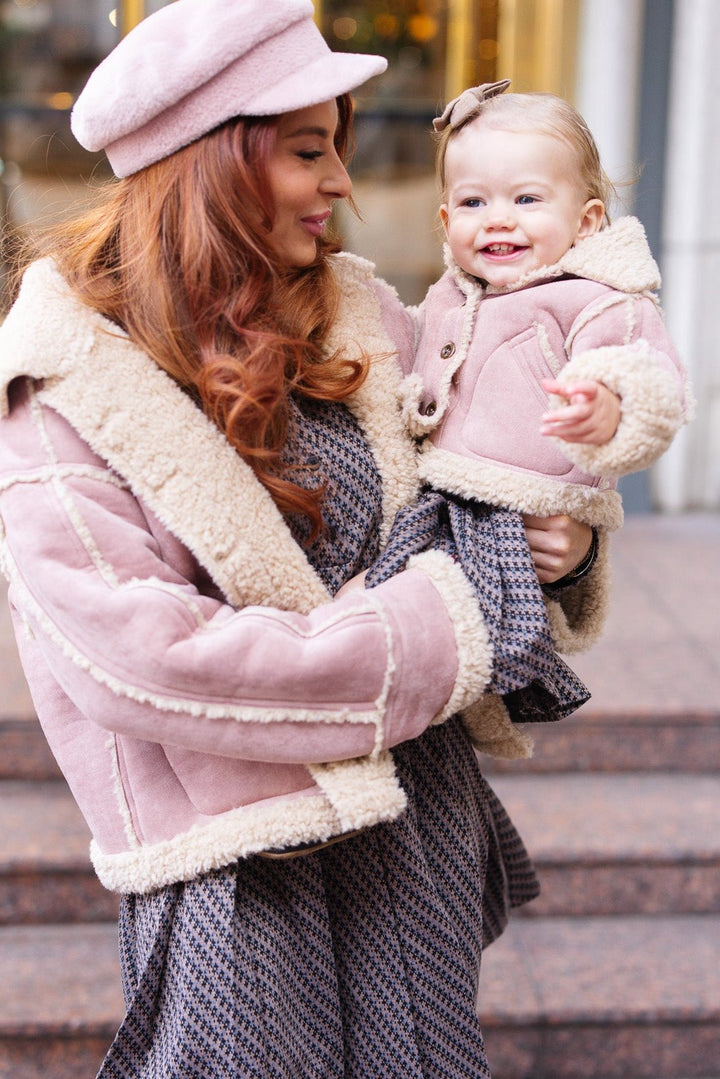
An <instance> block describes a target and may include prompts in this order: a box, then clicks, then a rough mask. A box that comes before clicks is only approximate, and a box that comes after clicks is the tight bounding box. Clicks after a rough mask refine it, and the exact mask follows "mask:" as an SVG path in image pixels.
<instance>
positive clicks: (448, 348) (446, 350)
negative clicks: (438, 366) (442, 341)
mask: <svg viewBox="0 0 720 1079" xmlns="http://www.w3.org/2000/svg"><path fill="white" fill-rule="evenodd" d="M454 354H455V345H454V344H453V342H452V341H448V343H447V344H446V345H443V347H442V348H441V349H440V359H442V360H449V359H450V357H451V356H454Z"/></svg>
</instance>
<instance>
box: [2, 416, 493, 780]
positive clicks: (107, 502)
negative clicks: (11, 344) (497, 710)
mask: <svg viewBox="0 0 720 1079" xmlns="http://www.w3.org/2000/svg"><path fill="white" fill-rule="evenodd" d="M40 407H42V406H41V405H39V404H38V402H37V399H35V401H34V402H32V401H30V402H27V401H25V402H22V401H20V402H19V403H17V404H16V407H14V408H13V410H12V411H11V413H10V416H9V417H8V418H7V419H4V420H2V421H0V530H1V531H2V540H3V542H2V561H3V569H4V571H5V573H6V576H7V577H8V579H9V581H10V585H11V589H10V596H11V602H12V604H13V606H14V608H15V609H16V612H17V614H18V616H19V620H20V621H21V623H22V624H24V626H25V629H26V631H27V632H29V633H30V634H31V635H32V636H33V637H34V638H35V645H36V646H37V647H35V648H34V649H33V655H35V656H38V655H41V656H42V664H38V665H37V666H36V669H33V670H28V671H26V674H27V677H28V681H29V683H30V687H31V690H33V692H34V694H35V696H36V700H37V701H40V700H41V699H42V698H43V689H44V688H46V687H47V685H48V680H49V679H51V680H54V682H55V683H56V684H57V685H59V686H60V688H61V690H62V691H63V693H64V694H65V695H66V696H67V697H68V698H69V699H70V701H71V702H72V704H73V705H74V707H75V708H76V709H77V710H78V712H79V713H80V715H82V716H84V717H85V718H86V719H89V720H90V721H92V722H94V723H96V724H98V725H99V726H100V727H103V728H106V729H108V730H111V731H113V732H118V733H123V734H125V735H129V736H133V737H136V738H139V739H143V740H149V741H153V742H159V743H164V744H167V745H176V746H183V747H186V748H189V749H194V750H199V751H203V752H207V753H215V754H221V755H224V756H230V757H239V758H245V759H250V760H266V761H275V762H311V761H313V760H316V761H328V760H333V759H338V760H339V759H344V758H347V757H354V756H360V755H363V754H366V753H368V752H371V751H372V750H373V749H381V748H385V747H388V746H391V745H393V744H396V743H398V742H401V741H404V740H405V739H407V738H411V737H414V736H417V735H418V734H420V733H421V732H422V731H423V730H424V729H425V728H426V727H427V725H428V724H429V723H431V722H432V721H433V720H437V719H439V718H442V717H444V716H446V715H449V714H451V713H452V712H454V711H456V710H457V709H458V708H459V707H462V706H463V705H464V704H466V703H468V702H469V701H470V700H473V699H475V698H477V697H478V696H479V695H480V693H481V692H482V689H483V686H484V683H485V680H486V678H487V675H488V670H487V663H485V662H484V661H483V660H478V658H477V657H478V653H480V654H482V650H483V647H486V645H487V641H486V638H485V635H484V629H483V627H482V625H481V623H480V620H479V618H478V616H477V615H476V614H475V612H474V607H475V604H474V600H473V597H472V594H471V590H470V589H469V586H467V585H466V583H465V581H464V578H463V576H462V574H461V573H460V571H459V569H458V568H457V567H456V566H455V565H454V564H452V563H451V562H450V561H449V560H442V559H438V558H433V557H430V558H428V559H426V560H425V561H424V562H423V560H422V556H421V557H420V559H419V560H418V561H417V564H416V567H415V568H414V569H412V570H408V571H407V572H405V573H403V574H401V575H399V576H398V577H396V578H394V579H393V580H392V581H389V582H387V585H383V586H382V587H381V588H377V589H374V590H373V591H372V592H363V591H362V590H360V591H358V592H355V593H350V594H349V595H347V596H346V597H343V598H341V599H338V600H335V601H334V602H331V603H328V604H326V605H324V606H322V607H320V608H318V609H316V610H314V611H312V612H311V613H310V614H309V615H307V616H306V615H300V614H296V613H292V612H289V611H281V610H276V609H273V608H270V607H246V608H244V609H241V610H235V609H234V608H233V607H231V606H229V605H228V604H226V603H224V602H222V601H221V600H219V599H218V598H216V596H215V595H208V594H204V593H203V592H202V591H200V590H198V588H197V587H195V584H194V580H195V577H193V574H191V573H189V572H187V573H184V572H181V571H180V570H179V569H178V566H177V564H171V563H170V562H169V561H168V560H167V559H166V558H165V557H164V555H163V551H162V549H161V546H160V544H159V541H158V538H157V536H156V534H155V533H154V532H153V530H152V528H151V527H150V525H149V523H148V516H147V515H146V512H145V510H144V507H143V505H142V504H141V503H140V502H139V501H138V500H137V499H136V498H135V497H134V495H133V494H132V492H131V491H130V490H128V488H127V486H126V485H125V484H124V483H123V482H122V481H120V480H119V479H118V477H117V476H116V475H115V474H114V473H112V472H111V471H110V470H109V469H108V468H107V466H106V465H105V463H104V462H103V461H102V460H101V459H99V458H98V457H96V456H95V455H94V454H93V453H92V451H91V450H90V449H89V447H88V446H87V445H86V444H85V443H84V442H83V441H82V440H81V439H80V438H79V437H78V436H77V435H76V434H75V432H74V431H73V430H72V428H71V427H70V426H69V425H68V424H66V423H65V421H64V420H60V419H59V417H57V415H56V414H53V415H54V422H53V424H52V425H43V427H44V429H46V430H47V429H48V427H51V428H52V429H53V431H55V432H56V433H57V432H60V434H59V435H57V436H56V437H55V442H54V444H53V445H52V446H49V445H43V444H42V442H41V440H39V439H38V437H37V431H38V428H37V426H35V425H34V424H33V419H32V411H33V408H35V409H37V408H40ZM190 561H191V559H190V558H189V557H188V563H189V562H190ZM38 707H39V706H38Z"/></svg>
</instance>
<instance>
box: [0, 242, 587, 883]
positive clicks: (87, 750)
mask: <svg viewBox="0 0 720 1079" xmlns="http://www.w3.org/2000/svg"><path fill="white" fill-rule="evenodd" d="M334 266H335V269H336V272H337V273H338V275H340V277H341V279H342V289H343V301H342V307H341V311H340V313H339V317H338V322H337V325H336V328H335V332H334V335H333V339H332V340H331V341H329V342H328V348H330V349H333V350H334V349H335V348H337V347H340V346H342V347H344V348H346V349H348V348H352V343H353V342H358V343H359V345H360V346H361V347H363V348H364V349H366V350H367V351H368V352H370V354H372V355H374V356H377V357H378V359H377V361H376V362H375V363H374V364H373V365H372V368H371V371H370V374H369V376H368V378H367V380H366V382H365V383H364V385H363V386H362V387H361V389H360V390H359V391H358V392H357V394H356V395H354V397H353V398H352V399H351V400H350V401H349V402H348V403H349V405H350V407H351V408H352V411H353V413H354V415H355V416H356V418H357V420H358V422H359V424H360V426H361V427H362V429H363V431H364V432H365V435H366V437H367V439H368V442H369V444H370V446H371V448H372V450H373V453H374V456H375V459H376V462H377V465H378V469H379V471H380V474H381V477H382V483H383V496H384V507H383V512H384V524H383V529H384V531H385V532H387V530H388V529H389V526H390V524H391V522H392V519H393V517H394V514H395V512H396V510H397V509H398V508H399V507H400V506H401V505H403V504H404V503H406V502H407V501H409V500H411V499H412V498H413V497H414V494H415V492H416V487H417V478H416V461H415V453H414V447H413V444H412V441H411V440H410V439H409V438H408V436H407V434H406V433H405V431H404V429H403V426H402V422H401V417H400V411H399V407H398V404H397V394H398V391H399V385H400V379H401V372H400V369H399V366H398V363H397V360H398V356H399V357H400V358H401V359H402V361H403V362H404V365H405V369H406V370H407V368H408V367H409V365H410V363H411V358H412V349H411V340H412V331H411V329H410V326H409V322H408V319H407V317H406V314H405V312H404V311H403V309H402V307H401V305H400V303H399V301H398V299H397V297H396V296H395V294H394V293H393V292H392V290H390V289H389V288H388V287H387V286H386V285H384V284H383V283H382V282H378V281H376V280H375V279H374V278H373V277H372V268H371V267H370V266H369V264H367V263H365V262H363V261H362V260H359V259H356V258H353V257H350V256H338V257H337V258H336V259H335V260H334ZM0 415H1V416H2V418H1V419H0V551H1V554H2V568H3V571H4V572H5V574H6V576H7V577H8V579H9V582H10V590H9V597H10V603H11V608H12V611H13V617H14V620H15V624H16V630H17V637H18V645H19V649H20V654H21V659H22V662H23V666H24V669H25V672H26V675H27V678H28V682H29V685H30V688H31V691H32V694H33V699H34V702H35V706H36V709H37V713H38V716H39V718H40V721H41V723H42V726H43V728H44V731H45V734H46V736H47V738H48V741H49V743H50V746H51V747H52V749H53V752H54V753H55V756H56V757H57V760H58V762H59V764H60V766H61V768H62V770H63V772H64V774H65V776H66V778H67V780H68V783H69V785H70V787H71V789H72V791H73V794H74V796H75V798H76V800H77V802H78V804H79V806H80V808H81V810H82V811H83V813H84V815H85V817H86V819H87V821H88V824H89V826H90V829H91V832H92V836H93V838H92V844H91V856H92V859H93V863H94V866H95V869H96V871H97V873H98V875H99V877H100V879H101V880H102V882H103V883H104V884H105V885H106V886H107V887H108V888H111V889H114V890H117V891H123V892H144V891H150V890H152V889H155V888H158V887H160V886H162V885H165V884H167V883H170V882H173V881H179V880H187V879H191V878H193V877H195V876H197V875H198V874H200V873H203V872H206V871H208V870H211V869H213V868H217V867H220V866H223V865H226V864H228V863H230V862H232V861H234V860H235V859H237V858H239V857H245V856H248V855H252V854H254V853H256V852H261V851H263V850H267V849H269V848H278V847H280V848H285V847H288V846H293V845H296V844H302V843H312V842H316V841H324V840H326V839H328V838H330V837H332V836H335V835H338V834H341V833H343V832H346V831H349V830H352V829H355V828H360V827H365V826H368V825H372V824H374V823H376V822H378V821H387V820H392V819H393V818H395V817H396V816H397V815H398V814H399V813H401V812H402V810H403V808H404V806H405V801H406V800H405V794H404V792H403V791H402V789H401V788H400V786H399V784H398V782H397V779H396V776H395V772H394V767H393V761H392V756H391V753H390V752H389V748H390V747H392V746H393V745H396V744H398V743H399V742H401V741H404V740H406V739H409V738H413V737H416V736H418V735H419V734H421V733H422V731H423V730H425V728H426V727H427V726H428V725H429V724H430V723H431V722H436V721H439V720H441V719H442V718H444V717H446V716H448V715H450V714H453V713H454V712H457V711H458V710H461V709H463V707H464V706H465V705H466V704H468V703H469V702H472V701H474V700H476V698H477V697H478V696H479V695H480V693H481V692H482V689H483V687H484V685H485V684H486V681H487V678H488V675H489V670H490V662H491V658H490V654H489V649H488V641H487V636H486V632H485V628H484V626H483V624H482V621H481V619H480V616H479V614H478V612H477V607H476V602H475V597H474V594H473V592H472V590H471V589H470V586H469V585H468V584H467V582H466V580H465V578H464V577H463V575H462V573H461V572H460V571H459V568H458V567H457V566H456V565H454V564H453V563H452V562H450V561H449V560H448V559H446V558H445V557H444V556H443V555H441V554H439V553H436V552H431V553H428V554H423V555H420V556H418V557H417V558H416V559H415V560H414V562H413V564H412V567H411V568H409V569H408V570H407V571H406V572H404V573H402V574H400V575H399V576H397V577H396V578H393V579H392V580H390V581H388V582H386V583H385V584H383V585H381V586H380V587H379V588H375V589H372V590H369V591H363V590H358V591H355V592H352V593H350V594H348V595H346V596H344V597H343V598H341V599H337V600H335V601H331V599H330V596H329V594H328V593H327V591H326V589H325V587H324V585H323V584H322V582H321V581H320V579H319V578H318V576H317V575H316V573H315V571H314V570H313V569H312V568H311V566H310V565H309V563H308V561H307V559H306V557H305V555H304V553H303V551H302V550H301V549H300V548H299V547H298V546H297V544H296V543H295V542H294V541H293V539H292V536H291V534H290V532H289V530H288V528H287V526H286V525H285V522H284V521H283V519H282V517H281V515H280V514H279V513H278V511H277V509H276V507H275V505H274V503H273V502H272V500H271V498H270V497H269V495H268V493H267V491H266V490H265V489H264V488H263V487H262V486H261V485H260V484H259V483H258V481H257V480H256V479H255V477H254V475H253V474H252V472H251V470H250V469H249V468H248V467H247V465H245V463H244V462H243V461H242V460H241V458H240V457H239V456H238V455H237V454H236V453H235V451H234V450H233V449H232V448H231V447H230V446H229V444H228V443H227V442H226V440H225V439H224V438H223V437H222V435H221V434H220V432H219V431H218V430H217V428H216V427H215V426H214V425H213V424H211V423H210V422H209V421H207V420H206V418H205V417H204V415H203V414H202V412H201V411H200V410H199V409H197V408H196V407H195V405H194V404H193V402H192V401H191V400H190V398H189V397H187V396H186V395H185V394H184V393H183V392H182V391H181V390H180V389H179V388H178V387H177V386H176V385H175V383H174V382H173V381H172V380H171V379H170V378H168V377H167V376H166V375H165V374H164V372H162V371H161V370H160V369H159V368H158V367H157V366H156V364H155V363H154V362H153V361H152V360H151V359H150V358H149V357H148V356H146V355H145V354H144V353H143V352H142V351H140V350H139V349H138V348H136V347H135V346H134V345H133V344H132V343H131V342H130V341H129V340H128V339H127V338H126V336H125V335H124V334H122V333H121V332H120V331H119V330H118V329H117V327H114V326H112V325H111V324H110V323H108V322H107V321H106V320H105V319H103V318H102V317H101V316H100V315H98V314H97V313H95V312H93V311H91V310H89V309H88V308H86V307H85V306H83V305H82V304H80V303H79V302H78V300H77V299H76V298H75V297H74V296H73V295H72V293H71V292H70V291H69V289H68V288H67V286H66V285H65V283H64V282H63V280H62V279H61V278H60V276H59V274H58V272H57V270H56V269H55V267H54V266H53V264H52V263H50V262H48V261H42V262H39V263H36V264H35V265H34V266H32V267H31V268H30V269H29V271H28V272H27V273H26V275H25V279H24V282H23V287H22V289H21V292H20V295H19V297H18V300H17V301H16V303H15V305H14V307H13V309H12V310H11V312H10V314H9V315H8V317H7V319H6V320H5V323H4V325H3V326H2V328H0ZM577 595H578V596H579V595H583V596H586V597H589V599H588V600H587V602H585V603H583V601H580V602H579V607H577V609H576V611H575V613H574V614H573V615H572V618H573V621H574V624H575V625H576V627H577V629H578V632H582V627H583V625H584V623H585V622H587V621H588V619H591V617H592V612H593V610H594V605H595V604H596V601H597V596H598V593H597V585H596V584H593V578H592V577H591V578H590V579H588V582H583V586H582V587H581V588H579V589H578V592H577ZM576 602H577V596H576ZM481 712H482V709H481ZM488 715H489V719H487V720H486V719H485V718H483V716H481V717H480V718H479V719H477V720H476V726H481V725H483V724H485V725H488V724H489V726H490V728H492V730H493V731H498V730H499V731H500V737H502V731H503V730H504V731H505V732H506V733H507V728H508V726H509V724H508V721H507V717H506V716H503V715H500V716H499V717H497V716H494V715H493V711H492V707H490V711H489V713H488ZM511 733H512V732H511ZM493 737H495V735H493ZM323 762H324V763H323ZM328 762H329V763H328Z"/></svg>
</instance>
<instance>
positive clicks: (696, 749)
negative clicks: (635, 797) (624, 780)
mask: <svg viewBox="0 0 720 1079" xmlns="http://www.w3.org/2000/svg"><path fill="white" fill-rule="evenodd" d="M586 708H589V706H585V707H584V708H581V709H580V710H579V711H578V712H576V713H575V714H574V715H572V716H569V717H568V718H567V719H563V720H561V721H560V722H558V723H537V724H534V725H532V726H527V727H526V728H525V729H526V730H528V731H529V733H530V734H531V735H532V737H533V739H534V742H535V748H534V753H533V756H532V757H531V758H529V759H528V760H523V761H500V760H495V759H493V758H491V757H484V756H483V757H482V758H481V763H482V768H483V771H485V772H487V773H488V774H491V773H492V774H493V775H495V774H498V773H503V774H505V773H507V774H510V775H515V774H517V773H520V772H522V773H528V772H531V773H543V772H705V773H708V772H710V773H712V772H720V711H718V710H715V709H713V710H699V711H687V712H681V711H680V712H661V711H657V710H656V711H653V712H643V711H638V712H635V713H632V712H630V711H625V712H620V711H613V712H600V711H586Z"/></svg>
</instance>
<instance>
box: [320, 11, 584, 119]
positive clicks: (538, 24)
mask: <svg viewBox="0 0 720 1079" xmlns="http://www.w3.org/2000/svg"><path fill="white" fill-rule="evenodd" d="M445 4H446V9H447V19H448V24H447V53H446V58H445V95H446V100H449V99H450V98H453V97H455V96H456V95H457V94H459V93H460V92H461V91H462V90H464V89H465V87H467V86H472V85H473V84H474V83H476V82H484V81H491V80H492V79H496V78H498V79H511V80H512V84H513V87H512V88H513V89H514V90H518V91H527V90H547V91H550V92H551V93H556V94H560V95H561V96H562V97H567V98H570V99H571V100H572V98H573V97H574V96H575V79H576V74H577V41H578V30H579V21H580V4H581V0H498V3H497V9H496V12H497V28H495V26H494V20H490V21H489V22H488V19H487V17H485V16H484V15H483V4H482V3H478V0H445ZM323 6H324V5H323V0H315V19H316V21H317V23H318V25H322V14H323ZM491 6H492V5H487V7H488V8H489V7H491ZM495 34H497V40H496V41H493V40H491V39H490V36H489V35H492V36H493V37H495ZM486 35H488V37H487V39H486Z"/></svg>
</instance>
